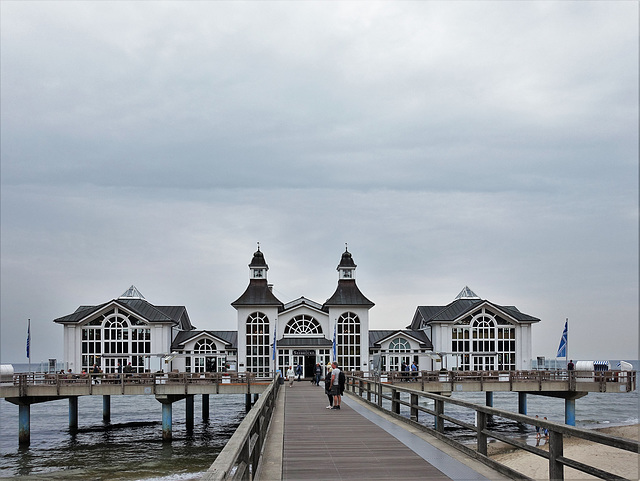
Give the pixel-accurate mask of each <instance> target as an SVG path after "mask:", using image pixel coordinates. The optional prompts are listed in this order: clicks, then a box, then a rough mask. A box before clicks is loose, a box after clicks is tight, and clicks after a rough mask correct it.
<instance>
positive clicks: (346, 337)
mask: <svg viewBox="0 0 640 481" xmlns="http://www.w3.org/2000/svg"><path fill="white" fill-rule="evenodd" d="M336 344H337V348H338V365H339V366H340V368H341V369H344V370H345V371H359V370H362V365H361V361H360V319H359V318H358V316H357V315H356V314H354V313H353V312H345V313H343V314H342V315H341V316H340V317H339V318H338V325H337V339H336Z"/></svg>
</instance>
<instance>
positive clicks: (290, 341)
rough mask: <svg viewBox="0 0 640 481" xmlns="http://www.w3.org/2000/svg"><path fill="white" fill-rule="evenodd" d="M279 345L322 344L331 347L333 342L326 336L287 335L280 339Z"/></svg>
mask: <svg viewBox="0 0 640 481" xmlns="http://www.w3.org/2000/svg"><path fill="white" fill-rule="evenodd" d="M277 344H278V347H299V346H321V347H325V346H326V347H329V346H332V345H333V343H332V342H331V341H330V340H329V339H326V338H324V337H307V338H304V337H303V338H300V337H285V338H282V339H280V340H279V341H278V342H277Z"/></svg>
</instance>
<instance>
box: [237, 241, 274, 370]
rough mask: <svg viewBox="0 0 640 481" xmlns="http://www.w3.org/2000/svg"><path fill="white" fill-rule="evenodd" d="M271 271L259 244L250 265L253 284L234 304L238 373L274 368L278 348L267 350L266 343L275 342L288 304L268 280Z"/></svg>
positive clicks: (250, 280) (251, 282)
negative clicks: (273, 289)
mask: <svg viewBox="0 0 640 481" xmlns="http://www.w3.org/2000/svg"><path fill="white" fill-rule="evenodd" d="M268 270H269V266H268V265H267V262H266V261H265V258H264V254H263V253H262V252H261V251H260V243H258V250H257V251H256V252H254V253H253V258H252V259H251V263H250V264H249V285H248V286H247V288H246V289H245V291H244V293H243V294H242V295H241V296H240V297H239V298H238V299H236V300H235V301H234V302H232V303H231V305H232V306H233V307H234V308H235V309H236V311H237V318H238V372H255V373H260V374H265V373H269V372H271V371H273V370H274V363H273V356H272V351H271V349H273V348H274V347H271V349H267V348H266V346H270V345H272V344H273V333H275V330H276V325H277V320H278V313H279V312H280V311H281V310H282V309H283V308H284V304H283V303H282V302H280V300H279V299H278V298H277V297H276V296H275V295H274V294H273V292H272V289H271V286H270V285H269V284H268V283H267V271H268Z"/></svg>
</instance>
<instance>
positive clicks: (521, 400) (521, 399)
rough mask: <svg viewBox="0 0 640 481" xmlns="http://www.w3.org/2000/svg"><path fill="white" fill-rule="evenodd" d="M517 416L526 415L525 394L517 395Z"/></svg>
mask: <svg viewBox="0 0 640 481" xmlns="http://www.w3.org/2000/svg"><path fill="white" fill-rule="evenodd" d="M518 414H527V393H526V392H519V393H518Z"/></svg>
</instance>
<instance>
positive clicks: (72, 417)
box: [69, 396, 78, 431]
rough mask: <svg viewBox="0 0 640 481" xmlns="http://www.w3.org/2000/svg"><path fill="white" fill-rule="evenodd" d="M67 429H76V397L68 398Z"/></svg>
mask: <svg viewBox="0 0 640 481" xmlns="http://www.w3.org/2000/svg"><path fill="white" fill-rule="evenodd" d="M69 429H70V430H72V431H73V430H76V429H78V396H72V397H70V398H69Z"/></svg>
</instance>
